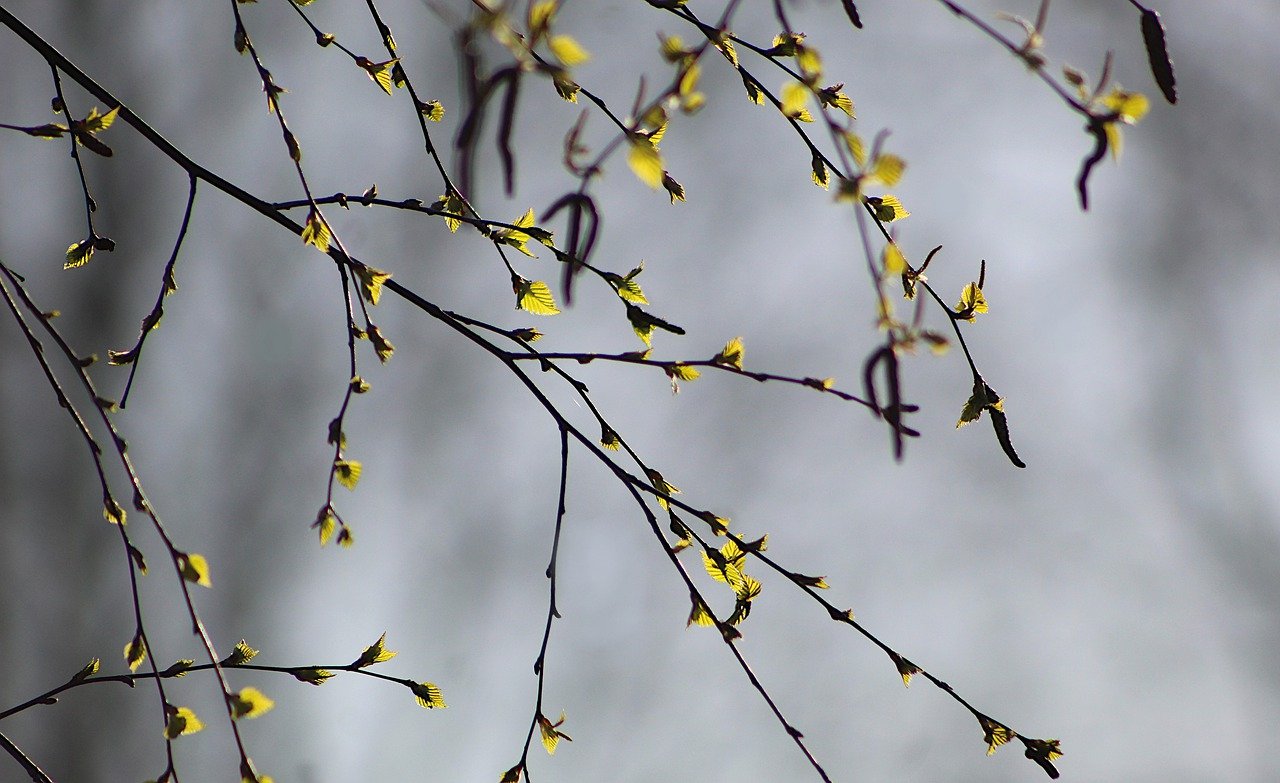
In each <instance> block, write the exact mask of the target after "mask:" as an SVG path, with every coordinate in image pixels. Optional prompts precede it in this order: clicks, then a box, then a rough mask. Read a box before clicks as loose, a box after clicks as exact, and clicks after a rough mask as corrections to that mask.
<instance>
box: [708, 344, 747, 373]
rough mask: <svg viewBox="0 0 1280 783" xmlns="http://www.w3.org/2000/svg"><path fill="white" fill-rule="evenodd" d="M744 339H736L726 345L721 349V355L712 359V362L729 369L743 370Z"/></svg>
mask: <svg viewBox="0 0 1280 783" xmlns="http://www.w3.org/2000/svg"><path fill="white" fill-rule="evenodd" d="M743 350H744V349H743V347H742V338H741V337H735V338H733V339H732V340H730V341H729V342H727V343H725V344H724V348H722V349H720V353H718V354H716V355H715V356H713V357H711V361H713V362H715V363H716V364H723V365H727V366H729V367H736V368H738V369H739V370H741V369H742V356H743Z"/></svg>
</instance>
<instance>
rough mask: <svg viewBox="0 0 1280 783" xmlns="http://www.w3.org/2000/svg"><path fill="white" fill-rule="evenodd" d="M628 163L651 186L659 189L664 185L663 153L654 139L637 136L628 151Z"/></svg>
mask: <svg viewBox="0 0 1280 783" xmlns="http://www.w3.org/2000/svg"><path fill="white" fill-rule="evenodd" d="M627 165H629V166H630V167H631V171H632V173H634V174H635V175H636V177H637V178H639V180H640V181H641V182H643V183H644V184H646V185H648V186H649V187H651V188H653V189H654V190H657V189H658V188H660V187H662V175H663V173H664V172H663V169H662V154H661V153H659V152H658V148H657V147H656V146H655V145H654V143H653V142H652V141H650V140H649V139H647V138H643V137H641V138H636V139H633V140H632V142H631V151H630V152H628V153H627Z"/></svg>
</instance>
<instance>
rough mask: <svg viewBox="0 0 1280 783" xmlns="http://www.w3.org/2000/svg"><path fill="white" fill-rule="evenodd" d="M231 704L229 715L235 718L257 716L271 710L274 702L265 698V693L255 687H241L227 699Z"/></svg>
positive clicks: (274, 704)
mask: <svg viewBox="0 0 1280 783" xmlns="http://www.w3.org/2000/svg"><path fill="white" fill-rule="evenodd" d="M229 703H230V705H231V716H232V717H233V718H235V719H237V720H239V719H240V718H257V717H259V716H261V715H265V714H266V713H268V712H270V711H271V708H272V707H275V706H276V703H275V702H274V701H272V700H271V699H269V698H267V696H266V694H264V693H263V692H262V691H260V690H258V689H257V688H252V687H250V688H241V689H240V690H239V691H237V692H236V693H233V694H231V699H230V701H229Z"/></svg>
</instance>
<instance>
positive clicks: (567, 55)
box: [547, 35, 591, 68]
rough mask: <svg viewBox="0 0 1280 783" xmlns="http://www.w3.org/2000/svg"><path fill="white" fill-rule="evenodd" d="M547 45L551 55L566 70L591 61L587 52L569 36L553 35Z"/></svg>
mask: <svg viewBox="0 0 1280 783" xmlns="http://www.w3.org/2000/svg"><path fill="white" fill-rule="evenodd" d="M547 45H548V46H550V47H551V54H553V55H555V58H556V59H557V60H559V61H560V64H561V65H563V66H564V67H566V68H572V67H574V66H575V65H581V64H582V63H585V62H586V61H587V60H590V59H591V55H590V54H588V53H587V50H586V49H583V48H582V45H581V44H579V43H578V42H577V41H576V40H574V38H573V36H571V35H553V36H551V40H549V41H548V42H547Z"/></svg>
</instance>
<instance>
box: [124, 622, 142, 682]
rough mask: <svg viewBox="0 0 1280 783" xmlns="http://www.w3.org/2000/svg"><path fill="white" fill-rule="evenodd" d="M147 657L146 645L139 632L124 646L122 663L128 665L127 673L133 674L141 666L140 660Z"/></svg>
mask: <svg viewBox="0 0 1280 783" xmlns="http://www.w3.org/2000/svg"><path fill="white" fill-rule="evenodd" d="M146 655H147V643H146V642H145V641H144V640H143V638H142V632H141V631H139V632H138V633H137V634H136V635H134V637H133V639H132V640H131V641H130V642H129V643H128V644H126V645H125V646H124V661H125V663H127V664H129V671H131V672H134V671H137V670H138V667H139V666H141V665H142V659H143V658H145V657H146Z"/></svg>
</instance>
